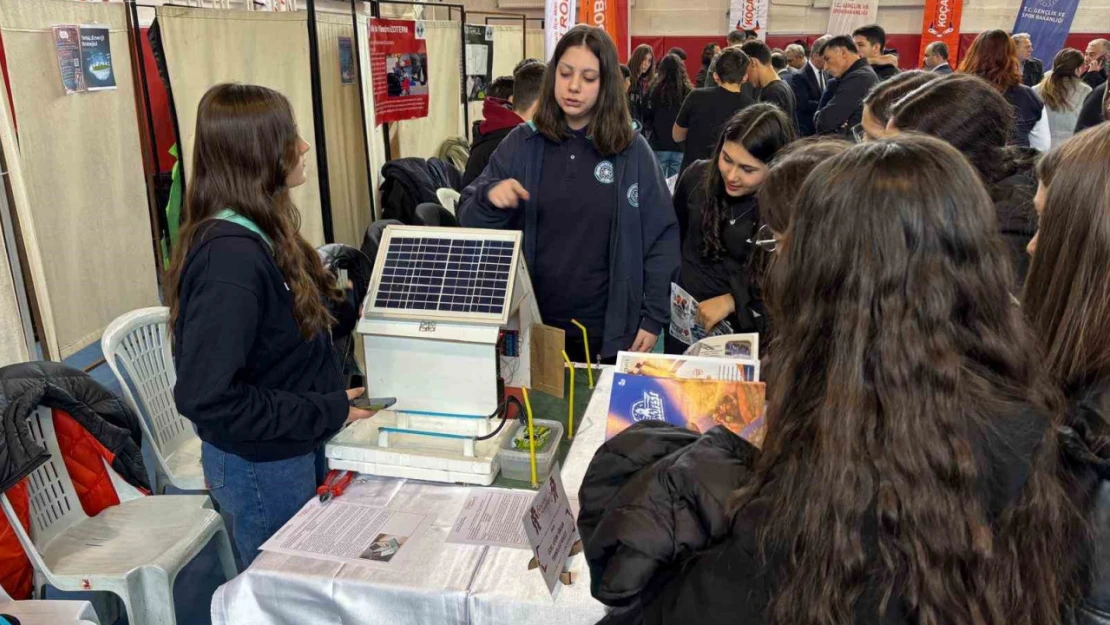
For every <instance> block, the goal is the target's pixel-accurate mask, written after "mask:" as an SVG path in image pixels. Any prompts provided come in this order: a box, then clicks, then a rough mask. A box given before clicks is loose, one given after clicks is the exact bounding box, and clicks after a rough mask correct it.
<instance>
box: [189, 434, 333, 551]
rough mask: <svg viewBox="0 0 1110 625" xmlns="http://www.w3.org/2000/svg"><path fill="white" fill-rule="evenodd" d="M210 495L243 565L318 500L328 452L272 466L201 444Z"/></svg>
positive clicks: (282, 461) (202, 461)
mask: <svg viewBox="0 0 1110 625" xmlns="http://www.w3.org/2000/svg"><path fill="white" fill-rule="evenodd" d="M201 464H202V466H203V467H204V482H205V484H207V485H208V492H209V493H210V494H211V495H212V499H214V500H215V501H216V505H217V506H218V507H219V509H220V514H221V515H222V516H223V518H224V523H225V524H227V530H228V531H229V532H230V533H231V539H232V541H233V542H234V543H235V550H236V551H238V552H239V558H240V560H241V562H242V564H243V566H249V565H250V563H251V561H253V560H254V558H255V556H257V555H258V548H259V547H260V546H262V543H264V542H266V541H267V540H268V539H269V538H270V537H271V536H273V535H274V534H275V533H276V532H277V531H278V530H279V529H281V526H283V525H285V523H286V522H287V521H288V520H289V519H291V518H293V515H295V514H296V513H297V512H298V511H299V510H300V509H301V507H302V506H304V504H305V503H306V502H307V501H308V500H309V499H312V498H313V497H314V496H316V486H317V484H319V483H320V482H321V481H322V476H321V475H320V474H319V471H321V470H322V469H323V468H324V465H323V450H322V449H321V450H320V452H318V453H311V454H305V455H303V456H296V457H294V458H289V459H287V460H276V461H273V462H251V461H249V460H244V459H243V458H240V457H239V456H236V455H235V454H229V453H227V452H224V451H220V450H219V449H217V448H216V447H213V446H212V445H209V444H208V443H203V444H202V445H201Z"/></svg>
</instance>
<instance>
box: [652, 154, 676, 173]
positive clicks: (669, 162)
mask: <svg viewBox="0 0 1110 625" xmlns="http://www.w3.org/2000/svg"><path fill="white" fill-rule="evenodd" d="M655 160H657V161H659V167H661V168H662V169H663V177H664V178H670V177H671V176H674V175H676V174H678V168H679V167H682V152H656V153H655Z"/></svg>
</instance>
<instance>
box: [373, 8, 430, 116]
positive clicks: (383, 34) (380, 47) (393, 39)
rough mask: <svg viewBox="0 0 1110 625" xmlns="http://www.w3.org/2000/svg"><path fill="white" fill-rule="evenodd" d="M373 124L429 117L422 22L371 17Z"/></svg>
mask: <svg viewBox="0 0 1110 625" xmlns="http://www.w3.org/2000/svg"><path fill="white" fill-rule="evenodd" d="M370 74H371V76H373V80H374V125H375V126H377V125H380V124H382V123H387V122H398V121H401V120H403V119H416V118H418V117H427V116H428V47H427V46H426V45H425V43H424V24H423V23H422V22H414V21H412V20H387V19H378V18H374V19H371V20H370Z"/></svg>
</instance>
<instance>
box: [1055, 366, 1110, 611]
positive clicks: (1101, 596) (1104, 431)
mask: <svg viewBox="0 0 1110 625" xmlns="http://www.w3.org/2000/svg"><path fill="white" fill-rule="evenodd" d="M1073 403H1074V406H1075V409H1074V419H1073V420H1072V423H1071V425H1072V426H1073V427H1072V428H1069V429H1067V430H1065V432H1064V436H1063V440H1064V449H1065V450H1066V453H1067V455H1068V457H1069V459H1070V460H1071V461H1072V467H1073V470H1074V471H1075V472H1076V478H1077V480H1076V488H1075V489H1076V490H1078V491H1081V492H1080V495H1081V496H1085V497H1087V498H1089V502H1090V503H1089V509H1090V517H1089V518H1090V521H1091V523H1092V525H1093V529H1094V540H1093V541H1092V545H1093V551H1092V552H1091V554H1090V558H1091V559H1090V560H1089V562H1088V564H1089V566H1090V569H1091V575H1092V577H1091V582H1090V586H1089V587H1088V588H1087V592H1086V596H1085V598H1084V600H1083V602H1082V604H1080V606H1079V609H1078V610H1077V611H1076V619H1075V622H1076V625H1110V457H1108V456H1110V450H1106V449H1105V448H1104V449H1103V450H1102V451H1101V452H1096V451H1095V450H1096V449H1098V448H1099V447H1104V444H1105V442H1106V441H1107V440H1108V436H1110V385H1101V386H1094V387H1091V388H1088V389H1085V390H1083V391H1081V392H1078V393H1075V394H1074V396H1073ZM1099 440H1101V441H1102V442H1103V445H1099V444H1097V443H1096V441H1099Z"/></svg>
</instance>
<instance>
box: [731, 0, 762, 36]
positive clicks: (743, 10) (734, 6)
mask: <svg viewBox="0 0 1110 625" xmlns="http://www.w3.org/2000/svg"><path fill="white" fill-rule="evenodd" d="M770 4H771V0H731V1H730V2H729V11H728V21H729V29H731V30H754V31H755V32H756V34H758V35H759V39H760V41H766V40H767V11H768V5H770Z"/></svg>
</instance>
